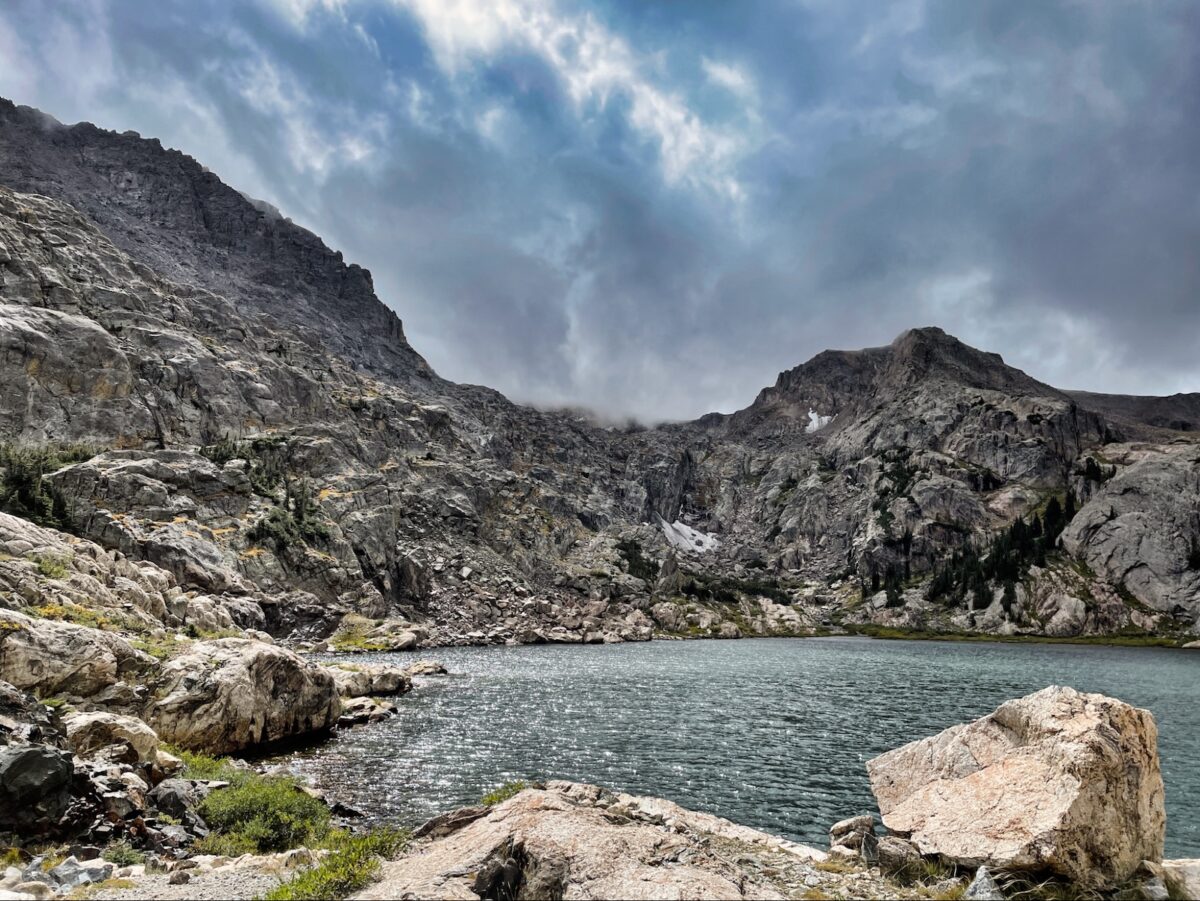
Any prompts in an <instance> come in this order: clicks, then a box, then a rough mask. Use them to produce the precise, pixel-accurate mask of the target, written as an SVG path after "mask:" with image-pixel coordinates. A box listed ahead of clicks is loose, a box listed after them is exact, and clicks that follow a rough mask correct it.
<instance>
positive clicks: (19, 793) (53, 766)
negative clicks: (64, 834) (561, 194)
mask: <svg viewBox="0 0 1200 901" xmlns="http://www.w3.org/2000/svg"><path fill="white" fill-rule="evenodd" d="M74 772H75V769H74V766H73V765H72V762H71V753H70V752H69V751H60V750H58V749H57V748H51V747H47V746H45V745H10V746H8V747H6V748H3V749H0V831H3V830H13V831H19V832H22V833H24V834H33V833H37V832H44V831H46V830H48V829H49V828H51V827H52V826H54V825H55V824H56V823H57V822H58V821H59V820H60V819H61V818H62V816H63V814H64V813H66V811H67V808H68V807H69V806H70V804H71V791H70V788H71V777H72V776H73V775H74Z"/></svg>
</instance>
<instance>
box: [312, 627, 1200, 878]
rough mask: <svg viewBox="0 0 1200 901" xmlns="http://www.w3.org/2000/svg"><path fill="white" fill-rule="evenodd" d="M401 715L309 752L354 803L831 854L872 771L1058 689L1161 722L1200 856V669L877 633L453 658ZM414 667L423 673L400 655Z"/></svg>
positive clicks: (1150, 656) (1170, 781) (1170, 779)
mask: <svg viewBox="0 0 1200 901" xmlns="http://www.w3.org/2000/svg"><path fill="white" fill-rule="evenodd" d="M436 656H437V658H438V659H439V660H441V661H442V662H443V663H445V664H446V666H447V668H449V669H450V670H451V671H452V672H453V673H454V675H451V676H449V677H440V678H432V679H427V680H422V684H421V685H420V687H419V688H418V689H417V690H416V691H415V692H414V693H413V694H411V695H409V696H408V697H406V698H405V699H404V700H403V701H402V702H401V715H400V716H398V717H395V718H393V719H392V720H390V721H388V722H386V723H383V724H379V725H375V726H369V727H366V728H361V729H354V730H350V731H348V732H345V733H343V734H341V735H339V736H337V737H336V738H334V739H331V740H330V741H328V742H326V743H325V744H323V745H321V746H319V747H316V748H311V749H308V750H306V751H304V752H301V753H299V754H296V755H293V756H292V757H290V758H289V759H288V760H289V765H290V766H291V767H292V768H293V769H295V770H296V771H297V772H301V773H304V774H308V775H312V776H313V777H315V778H316V780H317V781H318V783H319V784H320V785H322V786H323V787H325V788H328V789H329V790H331V791H332V792H334V794H335V795H336V796H337V797H339V798H340V799H342V800H345V801H347V802H349V803H351V804H354V805H356V806H359V807H362V808H364V809H367V810H370V811H372V813H376V814H379V815H381V816H386V817H388V818H391V819H397V820H400V821H403V822H408V823H416V822H419V821H421V820H422V819H424V818H427V817H429V816H431V815H433V814H434V813H438V812H440V811H443V810H446V809H448V808H450V807H454V806H456V805H460V804H468V803H474V802H476V801H477V800H478V799H479V798H480V796H482V795H483V794H484V793H485V792H486V791H488V790H489V789H490V788H492V787H494V786H495V785H497V784H498V783H501V782H504V781H506V780H510V779H518V778H529V777H533V778H565V779H576V780H581V781H587V782H596V783H601V784H604V785H608V786H611V787H614V788H620V789H626V790H629V791H634V792H643V793H649V794H654V795H661V796H662V797H665V798H670V799H671V800H673V801H677V802H679V803H680V804H683V805H685V806H687V807H692V808H695V809H698V810H706V811H711V812H713V813H717V814H720V815H722V816H726V817H729V818H730V819H733V820H736V821H738V822H742V823H746V824H748V825H751V826H755V827H757V828H760V829H764V830H766V831H769V832H774V833H777V834H781V835H786V836H789V837H791V838H794V839H798V840H800V841H805V842H810V843H814V844H823V843H824V842H825V841H826V829H827V828H828V826H829V824H830V823H833V822H834V821H836V820H839V819H841V818H843V817H845V816H849V815H850V814H853V813H857V812H861V811H869V810H873V809H874V801H873V798H872V796H871V792H870V787H869V785H868V782H867V777H866V770H865V768H864V763H865V761H866V760H867V759H869V758H870V757H873V756H874V755H876V754H878V753H880V752H882V751H885V750H887V749H889V748H893V747H896V746H897V745H900V744H903V743H904V742H907V741H911V740H912V739H915V738H920V737H922V736H925V735H929V734H932V733H934V732H936V731H938V730H940V729H943V728H945V727H946V726H949V725H952V724H954V723H958V722H962V721H963V720H967V719H972V718H974V717H977V716H980V715H981V714H984V713H987V712H988V711H990V710H992V709H993V708H995V707H996V705H997V704H999V703H1000V702H1002V701H1004V700H1007V699H1008V698H1014V697H1019V696H1021V695H1024V694H1027V693H1029V692H1031V691H1036V690H1037V689H1039V688H1044V687H1045V686H1046V685H1051V684H1067V685H1072V686H1074V687H1076V688H1078V689H1080V690H1083V691H1101V692H1104V693H1106V694H1111V695H1115V696H1117V697H1120V698H1122V699H1124V700H1127V701H1129V702H1131V703H1134V704H1137V705H1139V706H1143V707H1147V708H1149V709H1150V710H1151V711H1153V712H1154V714H1155V717H1156V718H1157V721H1158V726H1159V750H1160V752H1161V754H1162V759H1163V771H1164V778H1165V779H1166V782H1167V813H1168V827H1167V832H1168V835H1167V852H1168V855H1169V856H1175V857H1195V856H1200V703H1197V700H1198V699H1197V692H1198V689H1200V680H1198V679H1197V676H1198V675H1200V654H1195V653H1188V652H1179V651H1172V650H1168V649H1153V648H1101V647H1086V646H1074V645H1013V644H983V643H971V644H951V643H942V642H907V641H903V642H902V641H871V640H868V639H861V638H831V639H807V640H792V641H789V640H766V639H758V640H742V641H727V642H651V643H647V644H636V645H596V646H585V647H579V646H572V647H564V646H551V647H520V648H448V649H444V650H441V651H439V652H437V655H436ZM395 658H396V662H398V663H401V664H403V663H406V662H408V661H409V660H411V659H412V658H411V657H409V656H404V655H395Z"/></svg>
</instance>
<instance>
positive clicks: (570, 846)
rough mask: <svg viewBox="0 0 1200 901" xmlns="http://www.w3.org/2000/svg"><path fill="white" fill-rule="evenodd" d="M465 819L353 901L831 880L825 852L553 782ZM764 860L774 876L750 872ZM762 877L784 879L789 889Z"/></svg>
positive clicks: (747, 893)
mask: <svg viewBox="0 0 1200 901" xmlns="http://www.w3.org/2000/svg"><path fill="white" fill-rule="evenodd" d="M462 813H463V814H464V815H462V816H453V815H451V816H448V817H440V818H439V819H438V821H437V825H436V828H429V829H422V830H418V835H422V834H423V835H428V836H435V837H434V838H433V840H432V841H429V842H427V843H425V844H420V845H418V846H417V847H415V848H414V849H413V850H412V851H411V852H410V853H409V854H408V855H407V856H405V857H404V858H402V859H400V860H398V861H394V862H390V863H386V864H385V865H384V868H383V878H382V881H380V882H378V883H376V884H375V885H373V886H371V887H370V888H368V889H367V890H366V891H365V892H364V893H363V894H362V895H360V896H359V897H362V898H459V899H473V898H563V897H570V898H580V899H589V898H664V899H665V898H780V897H786V896H787V894H788V893H789V892H790V891H791V890H792V888H795V889H796V890H799V889H802V888H803V887H804V886H805V885H806V883H805V882H804V879H806V878H807V879H810V880H812V881H811V883H810V887H816V886H818V885H819V884H820V883H821V880H822V879H824V878H825V877H827V876H829V874H820V875H819V876H818V874H819V872H820V871H817V870H815V869H814V868H813V867H812V864H815V863H817V862H819V861H820V860H822V859H823V858H824V857H825V855H824V854H822V853H821V852H820V851H816V850H814V849H811V848H806V847H804V846H802V845H797V844H795V843H794V842H789V841H786V840H785V839H779V838H774V837H772V836H768V835H765V834H764V833H761V832H757V831H756V830H753V829H749V828H747V827H744V826H737V825H735V824H733V823H730V822H729V821H728V820H722V819H720V818H718V817H715V816H711V815H709V814H702V813H695V812H692V811H689V810H685V809H683V808H682V807H679V806H677V805H675V804H672V803H670V802H669V801H662V800H659V799H656V798H640V797H634V796H632V795H624V794H622V795H616V794H613V793H612V792H608V791H605V790H604V789H601V788H598V787H596V786H594V785H579V784H575V783H571V782H550V783H547V784H546V785H545V787H542V788H530V789H526V790H524V791H522V792H520V793H519V794H517V795H515V796H514V797H512V798H510V799H508V800H507V801H505V802H503V803H501V804H498V805H496V806H495V807H492V808H490V809H484V808H471V809H469V810H468V811H463V812H462ZM760 855H761V856H762V858H763V859H765V858H767V857H770V858H771V863H772V865H771V867H770V868H767V867H765V866H762V865H752V864H754V863H755V858H758V857H759V856H760ZM734 860H736V861H738V862H737V863H734V862H733V861H734ZM743 864H745V865H743ZM767 869H769V870H770V871H771V872H772V873H774V874H775V878H777V877H778V875H779V874H781V873H784V872H791V873H792V877H793V879H794V882H793V885H792V886H791V887H789V886H786V885H783V884H781V883H780V882H778V881H772V878H771V877H769V876H767V875H766V874H764V872H763V871H764V870H767ZM879 892H880V888H879V887H875V889H874V891H872V890H871V889H870V888H864V889H863V891H862V895H863V896H870V895H877V894H878V893H879Z"/></svg>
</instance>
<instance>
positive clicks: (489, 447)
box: [0, 102, 1200, 678]
mask: <svg viewBox="0 0 1200 901" xmlns="http://www.w3.org/2000/svg"><path fill="white" fill-rule="evenodd" d="M0 185H2V186H3V187H0V440H2V441H4V442H7V444H6V445H5V448H4V457H3V460H2V461H0V470H2V471H3V473H4V479H5V481H4V486H3V492H2V493H0V509H3V510H4V511H6V512H8V513H10V514H14V516H12V517H9V518H8V519H6V520H5V521H4V523H3V525H4V526H5V528H6V529H8V531H9V532H12V533H14V534H13V535H12V536H10V538H9V543H10V544H11V545H12V546H13V547H17V548H18V551H16V552H10V553H11V554H13V556H15V557H17V558H20V559H19V561H18V562H21V563H22V565H20V566H15V565H14V567H9V569H13V570H14V572H15V575H12V576H11V578H9V583H8V584H7V585H6V586H5V588H6V591H5V592H4V593H3V594H0V605H2V606H5V607H8V608H10V609H11V610H13V611H14V612H16V613H18V614H20V615H23V616H29V614H30V610H31V609H32V608H34V607H45V606H46V603H45V598H46V597H48V596H50V595H56V594H58V593H62V591H63V589H61V588H60V587H59V585H58V584H57V583H59V582H61V581H62V579H61V578H55V577H54V576H52V575H47V574H46V573H45V572H42V571H41V570H40V569H39V566H40V564H38V563H37V562H36V561H34V559H33V558H34V557H37V559H38V560H41V559H43V557H44V556H45V555H46V554H50V555H51V557H52V558H53V559H54V560H58V561H59V562H60V563H61V564H62V566H63V567H64V570H65V572H66V573H67V574H68V575H67V580H68V583H70V582H72V581H73V579H74V576H73V575H71V573H73V572H74V570H75V569H76V568H77V565H76V562H75V561H76V560H77V559H78V552H77V551H74V550H72V548H71V547H70V546H68V545H71V544H72V543H78V542H84V544H82V545H80V546H81V547H86V548H88V549H89V550H88V551H87V553H88V554H89V555H94V554H102V553H107V554H110V555H113V557H112V559H113V561H115V562H113V563H112V566H113V567H117V566H118V565H119V566H126V567H129V566H140V567H142V570H140V572H142V573H143V574H144V573H148V572H152V573H153V580H154V581H153V590H152V591H150V590H149V589H148V588H147V587H146V586H145V585H141V584H139V583H138V582H137V579H136V578H134V577H128V578H126V577H122V578H117V577H116V576H113V577H111V578H108V582H106V591H107V592H108V594H109V595H111V596H112V597H111V598H110V600H107V601H103V602H102V604H103V605H110V602H111V605H112V606H116V607H119V606H120V605H121V604H128V605H131V607H132V608H136V609H137V611H140V612H139V613H138V614H137V615H136V616H134V617H133V619H136V620H138V622H139V623H140V628H141V629H142V630H143V631H147V632H148V633H150V634H154V633H155V630H159V631H162V630H168V631H169V630H178V629H187V630H190V632H191V633H193V634H200V635H209V634H211V633H219V634H232V633H236V632H239V631H241V630H245V629H263V630H265V631H267V632H270V633H273V634H275V635H276V636H292V637H295V638H304V639H308V640H316V639H321V638H324V637H327V636H329V635H330V634H331V633H335V631H336V630H339V628H340V632H338V634H339V635H341V636H342V638H343V639H344V640H350V638H353V637H354V635H359V637H361V635H366V634H369V635H375V634H380V635H387V634H394V633H395V634H401V633H402V634H405V635H411V636H416V640H417V641H418V642H420V643H424V644H435V643H439V642H477V643H483V642H503V641H514V642H537V641H618V640H639V639H645V638H649V637H650V636H651V635H652V634H654V633H656V632H657V633H670V634H683V635H712V636H720V635H723V636H729V637H734V636H737V635H739V634H807V633H809V632H811V631H813V630H815V629H837V628H839V627H844V626H854V627H860V626H863V625H869V624H876V625H878V624H883V625H895V626H904V627H909V628H925V629H955V630H974V631H986V632H998V633H1033V634H1054V635H1079V634H1092V633H1116V632H1123V631H1132V632H1141V633H1152V634H1157V635H1163V636H1168V637H1171V638H1179V639H1181V640H1182V639H1184V638H1185V637H1187V636H1188V635H1189V634H1191V633H1194V632H1195V631H1196V630H1197V628H1198V627H1197V618H1198V617H1200V550H1198V547H1200V516H1198V514H1197V512H1196V511H1197V509H1200V486H1198V483H1197V470H1198V466H1200V464H1198V459H1200V458H1198V457H1197V453H1198V452H1200V445H1197V444H1196V443H1195V442H1194V434H1192V433H1191V429H1192V426H1193V419H1194V416H1193V413H1194V411H1195V410H1196V409H1197V407H1198V406H1200V403H1198V402H1197V400H1196V398H1195V397H1192V396H1189V397H1176V398H1171V399H1145V398H1140V399H1139V398H1114V397H1111V396H1096V395H1086V394H1079V393H1076V394H1070V393H1065V392H1062V391H1059V390H1057V389H1055V388H1052V387H1050V386H1048V385H1044V384H1042V383H1040V382H1037V381H1036V380H1034V379H1032V378H1030V377H1029V376H1027V375H1025V374H1024V373H1022V372H1020V371H1018V370H1015V369H1013V368H1012V367H1009V366H1007V365H1005V364H1004V362H1003V360H1001V359H1000V357H998V356H997V355H995V354H988V353H984V352H981V351H978V350H975V349H973V348H970V347H967V346H966V345H964V344H962V343H961V342H959V341H957V340H955V339H954V338H952V337H950V336H948V335H946V334H944V333H943V332H941V331H940V330H937V329H914V330H912V331H910V332H906V333H905V334H903V335H901V336H900V337H899V338H897V340H896V341H895V342H893V343H892V344H891V345H889V346H888V347H883V348H872V349H867V350H862V351H852V352H843V351H829V352H826V353H823V354H820V355H818V356H817V357H815V358H814V359H813V360H811V361H809V362H808V363H805V364H803V365H802V366H799V367H797V368H796V369H793V370H790V371H788V372H786V373H783V374H782V375H780V377H779V379H778V381H777V382H776V384H775V385H774V386H772V387H770V388H767V389H765V390H764V391H763V392H762V393H761V394H760V395H759V397H758V398H757V399H756V400H755V401H754V403H753V404H751V405H750V406H749V407H747V408H746V409H745V410H742V411H740V412H738V413H735V414H733V415H729V416H724V415H715V414H714V415H710V416H707V417H704V418H702V419H701V420H698V421H696V422H694V423H686V424H678V425H671V426H664V427H660V428H653V429H628V430H615V429H605V428H601V427H599V426H597V425H595V424H593V423H591V422H589V421H588V420H587V419H586V417H581V416H577V415H572V414H567V413H544V412H539V411H535V410H531V409H528V408H525V407H521V406H519V405H515V404H512V403H510V402H509V401H507V400H506V399H505V398H503V397H502V396H501V395H499V394H497V393H496V392H493V391H490V390H488V389H485V388H477V387H471V386H460V385H455V384H452V383H449V382H446V381H445V380H443V379H440V378H439V377H438V376H436V374H434V373H433V372H432V371H431V370H430V368H429V367H428V365H427V364H426V363H425V362H424V360H422V359H421V357H420V356H419V354H417V353H416V351H414V350H413V349H412V348H411V347H410V346H409V345H408V343H407V342H406V340H405V338H404V332H403V328H402V326H401V323H400V321H399V319H398V318H397V317H396V316H395V314H394V313H392V312H391V311H390V310H389V309H388V308H387V307H386V306H384V304H382V303H381V302H380V301H379V300H378V299H377V298H376V297H375V295H374V293H373V290H372V286H371V280H370V275H369V273H367V272H366V271H365V270H362V269H361V268H359V267H356V266H353V265H346V264H345V263H344V262H343V260H342V258H341V255H340V254H338V253H335V252H333V251H331V250H329V249H328V248H326V247H325V246H324V244H322V243H321V241H320V239H318V238H317V237H316V236H314V235H312V234H310V233H308V232H306V231H304V230H303V229H300V228H298V227H297V226H295V225H293V224H292V223H290V222H289V221H287V220H286V219H282V218H280V217H279V216H278V214H277V213H275V212H273V211H271V210H269V209H267V208H265V207H264V206H263V205H262V204H256V203H254V202H252V201H250V200H248V199H247V198H244V197H243V196H242V195H240V194H238V193H237V192H236V191H234V190H233V189H231V188H229V187H227V186H226V185H224V184H223V183H221V181H220V180H219V179H218V178H217V177H216V176H215V175H213V174H212V173H210V172H207V171H206V170H204V169H203V168H202V167H201V166H200V165H199V164H198V163H197V162H196V161H194V160H191V159H190V158H188V157H186V156H183V155H182V154H179V153H178V152H175V151H170V150H165V149H163V148H162V147H161V146H160V145H159V144H158V143H157V142H156V141H153V140H145V139H142V138H140V137H138V136H136V135H132V134H122V135H118V134H114V133H111V132H105V131H102V130H100V129H96V128H94V127H92V126H90V125H78V126H71V127H66V126H62V125H60V124H58V123H54V122H52V121H50V120H48V119H47V118H46V117H44V116H42V114H40V113H37V112H36V111H33V110H29V109H27V108H21V107H15V106H13V105H12V104H9V103H7V102H0ZM23 523H24V525H22V524H23ZM39 527H40V528H39ZM22 529H28V530H29V536H27V537H22V536H21V535H20V534H17V533H20V532H21V530H22ZM34 530H36V531H34ZM48 534H56V535H58V536H59V538H58V539H57V540H58V541H59V542H60V543H61V544H63V548H59V549H51V550H49V551H40V550H38V548H40V547H42V546H43V545H47V544H52V543H53V542H52V541H51V539H49V538H47V537H46V536H47V535H48ZM23 541H24V542H25V543H24V544H23V543H22V542H23ZM39 542H40V543H39ZM26 544H27V545H28V547H27V548H26ZM92 548H94V549H95V550H94V551H93V550H91V549H92ZM31 555H32V556H31ZM38 555H41V556H38ZM54 555H58V556H54ZM60 557H61V558H62V559H61V560H59V558H60ZM106 559H107V558H106ZM26 563H27V564H29V565H28V566H26V565H25V564H26ZM106 565H108V564H106ZM46 568H48V569H49V570H50V571H51V573H54V572H56V568H55V565H50V566H49V567H44V566H43V567H42V569H46ZM110 568H111V567H110ZM6 572H8V569H6V567H5V565H0V578H8V577H6V576H5V573H6ZM138 578H143V579H144V578H146V577H145V576H144V575H143V576H140V577H138ZM22 580H23V581H22ZM143 595H146V596H147V597H149V598H150V601H147V600H146V599H145V598H144V597H143ZM70 600H71V602H72V603H73V604H74V605H75V607H79V608H80V609H85V608H86V607H87V605H86V604H83V603H76V602H77V601H79V600H80V599H79V598H71V599H70ZM148 604H149V606H147V605H148ZM75 607H67V606H65V605H63V604H59V608H62V609H61V610H59V611H58V612H62V610H65V611H66V613H65V614H63V615H62V616H61V617H58V618H60V619H67V620H69V621H74V622H76V623H83V621H84V619H85V615H84V614H83V613H80V612H79V611H78V610H75ZM56 609H57V608H56ZM347 614H355V615H357V616H359V618H361V617H364V616H365V617H367V618H368V619H372V620H379V621H382V620H400V621H402V622H401V623H398V624H395V627H394V628H393V627H392V626H387V627H379V628H376V629H375V630H374V631H371V630H370V629H368V630H367V631H366V632H362V633H361V635H360V633H356V632H354V629H351V628H349V627H347V626H345V625H344V623H343V618H344V617H345V616H346V615H347ZM56 615H57V614H56ZM109 619H110V621H111V620H112V618H111V617H110V618H109ZM123 622H124V621H123ZM85 625H86V624H85ZM373 628H374V627H373ZM0 678H8V677H7V676H5V675H4V674H3V673H0Z"/></svg>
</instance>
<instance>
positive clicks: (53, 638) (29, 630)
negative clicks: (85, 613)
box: [0, 610, 156, 697]
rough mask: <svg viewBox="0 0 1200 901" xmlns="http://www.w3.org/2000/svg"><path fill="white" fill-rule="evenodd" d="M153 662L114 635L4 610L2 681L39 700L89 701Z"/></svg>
mask: <svg viewBox="0 0 1200 901" xmlns="http://www.w3.org/2000/svg"><path fill="white" fill-rule="evenodd" d="M155 662H156V661H155V660H154V658H153V657H151V656H149V655H148V654H143V653H142V652H141V651H138V650H136V649H134V647H133V646H132V645H130V644H129V642H127V641H126V640H125V639H124V638H121V637H120V636H119V635H116V634H114V633H112V632H102V631H100V630H99V629H89V628H87V627H85V626H76V625H73V624H71V623H64V622H57V621H55V620H48V619H36V618H34V617H30V616H25V615H24V614H22V613H17V612H15V611H13V610H0V679H3V680H4V681H6V682H10V683H12V684H13V685H15V686H16V687H17V688H23V689H31V690H36V691H37V692H38V694H39V695H40V696H41V697H49V696H50V695H54V694H61V693H68V694H72V695H77V696H81V697H89V696H91V695H94V694H96V693H98V692H100V691H102V690H103V689H105V688H107V687H109V686H110V685H115V684H116V683H117V682H119V681H121V678H122V676H125V675H127V674H130V675H136V674H139V673H143V672H146V671H148V670H150V669H152V668H153V666H154V665H155Z"/></svg>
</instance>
